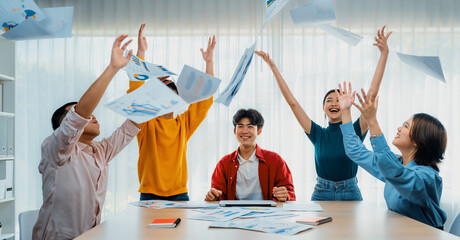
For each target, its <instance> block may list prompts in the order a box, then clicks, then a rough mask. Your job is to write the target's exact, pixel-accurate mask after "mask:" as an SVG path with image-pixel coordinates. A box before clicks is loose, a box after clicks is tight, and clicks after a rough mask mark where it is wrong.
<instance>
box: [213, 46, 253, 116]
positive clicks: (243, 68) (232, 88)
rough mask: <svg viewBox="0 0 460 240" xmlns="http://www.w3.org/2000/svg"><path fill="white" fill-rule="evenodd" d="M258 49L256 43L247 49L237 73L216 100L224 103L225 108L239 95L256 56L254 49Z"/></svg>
mask: <svg viewBox="0 0 460 240" xmlns="http://www.w3.org/2000/svg"><path fill="white" fill-rule="evenodd" d="M255 48H256V43H254V44H253V45H252V46H251V47H250V48H247V49H246V51H245V52H244V54H243V56H242V57H241V59H240V62H239V63H238V66H237V67H236V70H235V73H234V74H233V76H232V79H231V80H230V82H229V83H228V85H227V87H226V88H225V89H224V91H223V92H221V93H220V95H219V97H217V99H216V100H215V102H217V103H222V104H224V105H225V106H227V107H228V106H229V105H230V103H231V102H232V100H233V98H234V97H235V95H236V94H237V93H238V90H239V89H240V87H241V84H242V83H243V79H244V77H245V76H246V72H247V71H248V68H249V66H250V65H251V60H252V57H253V55H254V49H255Z"/></svg>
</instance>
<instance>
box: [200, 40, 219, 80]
mask: <svg viewBox="0 0 460 240" xmlns="http://www.w3.org/2000/svg"><path fill="white" fill-rule="evenodd" d="M215 47H216V36H215V35H213V36H212V37H209V40H208V48H207V49H206V51H204V50H203V48H201V49H200V51H201V54H202V55H203V60H204V61H205V62H206V73H207V74H209V75H211V76H214V48H215Z"/></svg>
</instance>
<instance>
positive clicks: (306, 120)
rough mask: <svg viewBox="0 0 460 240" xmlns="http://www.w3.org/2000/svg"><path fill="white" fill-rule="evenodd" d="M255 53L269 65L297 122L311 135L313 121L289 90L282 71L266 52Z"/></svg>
mask: <svg viewBox="0 0 460 240" xmlns="http://www.w3.org/2000/svg"><path fill="white" fill-rule="evenodd" d="M254 53H255V54H256V55H257V56H259V57H261V58H262V59H263V60H264V61H265V62H266V63H267V64H268V66H269V67H270V69H271V70H272V72H273V75H275V79H276V82H277V83H278V87H279V88H280V90H281V93H282V94H283V96H284V99H286V102H287V103H288V104H289V107H291V110H292V112H293V113H294V116H295V117H296V119H297V121H298V122H299V123H300V126H302V128H303V130H304V131H305V132H306V133H307V134H310V131H311V119H310V117H309V116H308V115H307V114H306V113H305V111H304V110H303V108H302V106H300V104H299V102H298V101H297V99H296V98H295V97H294V95H293V94H292V93H291V90H289V87H288V85H287V83H286V81H284V78H283V76H282V75H281V73H280V71H279V70H278V68H277V67H276V65H275V62H274V61H273V60H272V59H271V58H270V55H269V54H268V53H266V52H263V51H254Z"/></svg>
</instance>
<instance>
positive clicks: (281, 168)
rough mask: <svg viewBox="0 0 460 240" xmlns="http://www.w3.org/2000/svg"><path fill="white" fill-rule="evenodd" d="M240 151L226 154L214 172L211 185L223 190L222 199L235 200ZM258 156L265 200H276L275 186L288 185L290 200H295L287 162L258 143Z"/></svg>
mask: <svg viewBox="0 0 460 240" xmlns="http://www.w3.org/2000/svg"><path fill="white" fill-rule="evenodd" d="M238 151H239V149H237V150H236V151H234V152H232V153H230V154H228V155H225V156H224V157H223V158H222V159H221V160H220V161H219V162H218V163H217V166H216V169H215V170H214V173H213V174H212V179H211V187H212V188H215V189H218V190H221V191H222V196H221V197H220V200H235V193H236V181H237V179H236V176H237V172H238V168H239V165H240V164H239V162H238ZM256 157H257V159H259V181H260V188H261V189H262V196H263V197H264V199H265V200H275V201H276V199H275V198H274V197H273V187H283V186H284V187H286V189H287V191H288V193H289V198H288V200H289V201H295V192H294V184H293V181H292V175H291V171H290V170H289V167H288V165H287V164H286V162H285V161H284V160H283V158H281V156H280V155H278V154H277V153H275V152H271V151H268V150H264V149H262V148H260V147H259V146H258V145H257V147H256Z"/></svg>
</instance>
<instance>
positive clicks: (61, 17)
mask: <svg viewBox="0 0 460 240" xmlns="http://www.w3.org/2000/svg"><path fill="white" fill-rule="evenodd" d="M42 11H43V13H44V14H45V15H46V18H45V19H43V20H41V21H37V20H35V19H34V18H28V19H27V20H25V21H23V22H21V23H20V24H19V25H17V26H16V27H14V28H12V29H10V30H9V31H8V32H5V33H3V34H2V36H3V37H4V38H6V39H10V40H29V39H45V38H67V37H72V24H73V7H57V8H43V9H42Z"/></svg>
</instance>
